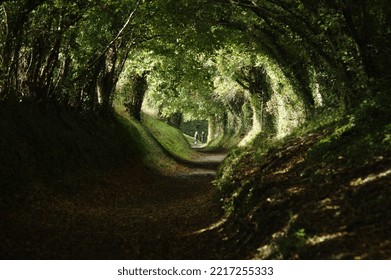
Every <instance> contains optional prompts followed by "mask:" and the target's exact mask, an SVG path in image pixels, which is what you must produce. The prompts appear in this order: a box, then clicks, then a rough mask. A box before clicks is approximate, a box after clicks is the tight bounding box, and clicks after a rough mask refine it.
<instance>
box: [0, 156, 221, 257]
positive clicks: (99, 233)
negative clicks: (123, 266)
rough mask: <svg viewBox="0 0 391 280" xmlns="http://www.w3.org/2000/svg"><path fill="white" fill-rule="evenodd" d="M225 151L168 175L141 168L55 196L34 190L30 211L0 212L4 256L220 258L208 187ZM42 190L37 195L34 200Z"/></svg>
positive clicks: (213, 198) (217, 210) (217, 211)
mask: <svg viewBox="0 0 391 280" xmlns="http://www.w3.org/2000/svg"><path fill="white" fill-rule="evenodd" d="M224 157H225V154H204V153H200V157H199V158H198V159H196V160H195V162H194V166H192V167H186V168H185V169H183V170H185V171H183V170H182V169H181V170H180V171H177V172H176V173H175V174H174V175H172V176H162V175H156V174H153V173H151V172H150V170H148V169H146V168H144V167H140V166H128V167H124V168H122V169H120V170H115V171H112V172H110V173H109V174H108V175H107V176H105V178H101V179H98V180H96V181H95V182H88V183H85V184H84V185H83V186H80V187H78V188H77V190H75V189H71V188H69V189H67V190H64V191H63V192H61V193H52V194H49V195H48V194H47V193H44V192H45V191H44V190H40V189H39V187H38V186H37V187H36V188H37V190H36V192H35V193H36V194H35V197H30V198H26V200H28V203H29V204H28V206H25V207H24V208H20V207H19V208H15V209H13V210H8V211H3V210H1V212H2V213H1V215H2V222H1V223H2V225H1V229H0V238H1V240H3V243H4V246H2V247H1V249H0V255H1V256H2V258H5V259H220V258H223V255H224V252H223V248H224V245H223V244H222V243H223V241H222V238H221V237H219V235H218V233H217V232H216V231H214V230H208V229H209V228H213V225H216V224H218V223H219V222H220V221H221V219H222V210H221V207H220V204H219V200H218V197H217V190H216V188H215V187H214V186H212V184H211V181H212V179H213V177H214V174H215V170H216V167H217V165H218V164H219V163H220V162H221V161H222V160H223V159H224ZM40 191H41V192H42V196H40V195H39V193H40Z"/></svg>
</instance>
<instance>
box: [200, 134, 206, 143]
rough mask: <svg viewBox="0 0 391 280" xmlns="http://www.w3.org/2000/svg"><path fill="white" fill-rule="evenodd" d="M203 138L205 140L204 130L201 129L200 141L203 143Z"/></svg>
mask: <svg viewBox="0 0 391 280" xmlns="http://www.w3.org/2000/svg"><path fill="white" fill-rule="evenodd" d="M205 140H206V139H205V132H203V131H202V132H201V142H202V143H205Z"/></svg>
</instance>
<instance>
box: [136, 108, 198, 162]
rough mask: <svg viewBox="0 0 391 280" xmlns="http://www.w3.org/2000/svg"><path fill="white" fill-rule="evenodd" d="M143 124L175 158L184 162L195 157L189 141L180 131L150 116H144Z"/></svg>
mask: <svg viewBox="0 0 391 280" xmlns="http://www.w3.org/2000/svg"><path fill="white" fill-rule="evenodd" d="M143 124H144V125H145V126H146V127H147V128H148V130H149V131H150V132H151V134H152V135H153V137H154V138H155V139H156V140H157V141H158V142H159V143H160V144H161V145H162V147H163V148H164V149H165V150H166V151H167V152H168V153H169V154H170V155H172V156H173V157H175V158H177V159H179V160H184V161H188V160H191V159H193V158H194V157H195V152H194V151H193V150H192V149H191V146H190V143H189V141H188V140H187V139H186V137H185V136H184V135H183V134H182V132H181V131H180V130H178V129H176V128H174V127H172V126H170V125H168V124H166V123H164V122H162V121H160V120H157V119H154V118H152V117H150V116H148V115H144V116H143Z"/></svg>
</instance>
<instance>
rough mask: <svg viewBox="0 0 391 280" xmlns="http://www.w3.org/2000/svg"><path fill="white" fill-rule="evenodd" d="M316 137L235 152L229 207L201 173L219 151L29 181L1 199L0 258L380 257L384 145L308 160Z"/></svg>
mask: <svg viewBox="0 0 391 280" xmlns="http://www.w3.org/2000/svg"><path fill="white" fill-rule="evenodd" d="M321 137H323V136H322V134H309V135H307V136H306V137H301V138H297V139H294V140H291V141H288V142H287V143H285V144H284V146H282V147H281V148H280V149H279V150H278V151H275V152H273V153H270V154H268V155H266V156H265V158H264V159H263V163H262V164H260V163H259V162H255V161H254V160H253V158H252V155H251V153H249V154H248V156H245V157H244V158H242V163H243V164H242V165H243V166H242V168H239V169H236V171H235V173H234V175H233V176H234V177H233V178H231V179H230V180H231V181H232V184H236V185H237V184H238V185H239V186H241V187H240V188H239V189H240V192H238V193H236V194H234V195H233V203H234V205H235V207H236V208H235V211H233V212H230V211H226V212H224V211H223V209H222V203H223V202H222V201H221V195H222V193H220V192H219V191H218V189H217V187H216V186H214V185H213V184H212V180H213V179H214V178H215V171H216V169H217V166H218V164H219V163H220V162H221V161H222V160H223V159H224V157H225V156H226V153H215V154H213V153H202V152H199V157H198V158H197V159H195V160H194V162H193V163H192V164H191V165H175V166H173V169H172V170H170V171H169V172H168V174H165V175H162V174H157V173H156V172H154V171H152V170H150V169H148V168H147V167H145V166H142V165H141V164H138V163H135V164H130V165H128V166H124V167H122V168H119V169H115V170H112V171H111V172H108V173H107V174H105V175H104V176H103V175H102V176H100V177H99V178H95V179H93V180H91V179H89V180H86V182H84V183H81V184H77V185H72V184H70V183H65V182H59V183H58V185H56V187H55V188H54V187H50V186H45V185H43V184H38V183H36V184H35V185H34V186H33V187H31V189H30V191H29V193H28V194H27V193H25V192H24V193H23V194H21V195H20V196H19V197H17V198H16V199H15V200H14V204H13V206H12V207H7V208H1V209H0V216H1V221H0V223H1V224H0V240H1V243H2V245H1V246H0V257H1V258H2V259H248V258H255V259H279V258H283V259H390V258H391V241H390V236H391V224H390V211H391V207H390V205H391V203H390V199H391V195H390V188H389V187H390V178H391V177H390V176H391V171H390V170H391V160H390V159H391V157H390V155H386V154H385V155H383V156H381V157H377V158H373V159H371V160H369V161H368V162H367V163H366V164H365V165H361V166H354V165H351V164H348V163H347V162H346V160H347V159H346V158H343V157H339V158H338V159H337V162H332V163H330V165H319V166H318V165H317V164H316V163H315V162H313V163H312V165H311V164H309V161H308V159H307V158H305V155H306V151H307V150H308V149H309V148H310V147H312V146H313V145H314V143H316V142H317V141H318V140H319V139H320V138H321ZM226 199H229V198H226ZM225 204H226V205H227V201H225Z"/></svg>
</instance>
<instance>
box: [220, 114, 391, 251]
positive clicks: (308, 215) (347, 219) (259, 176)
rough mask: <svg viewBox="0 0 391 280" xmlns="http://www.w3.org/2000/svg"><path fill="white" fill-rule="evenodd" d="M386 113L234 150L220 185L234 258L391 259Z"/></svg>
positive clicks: (390, 152)
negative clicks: (238, 255)
mask: <svg viewBox="0 0 391 280" xmlns="http://www.w3.org/2000/svg"><path fill="white" fill-rule="evenodd" d="M386 116H387V115H382V116H381V117H380V118H378V117H376V118H374V119H373V120H370V119H368V118H367V119H365V121H363V119H360V117H359V114H358V115H355V116H347V117H343V118H329V121H328V122H325V123H323V124H321V125H319V123H318V124H316V123H312V124H308V125H307V127H306V128H302V129H301V130H298V131H296V132H295V133H294V134H292V135H290V136H288V137H286V138H285V139H282V140H279V141H272V142H270V141H269V142H267V140H266V139H265V138H262V136H259V137H258V139H256V140H255V141H254V143H253V144H252V145H251V146H249V147H247V148H243V149H236V150H234V151H233V152H232V153H231V155H230V156H229V157H228V159H227V160H226V161H225V164H224V166H223V167H222V168H221V170H220V171H219V176H218V179H217V180H216V181H215V183H216V185H217V187H218V188H219V189H220V190H221V195H222V196H223V197H224V205H225V210H226V213H227V215H228V216H229V218H228V222H227V223H226V224H225V232H226V234H227V236H228V237H229V239H230V240H231V242H232V243H234V244H236V247H235V248H236V249H235V248H234V249H233V252H232V254H233V255H237V254H242V256H243V257H246V258H248V257H250V258H261V259H388V258H389V257H390V256H391V243H390V242H389V230H390V228H391V224H390V222H389V217H390V215H391V212H390V209H389V207H388V205H390V203H391V201H390V199H391V195H390V188H389V186H390V182H391V142H390V135H391V126H390V124H389V123H388V121H387V117H386Z"/></svg>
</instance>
